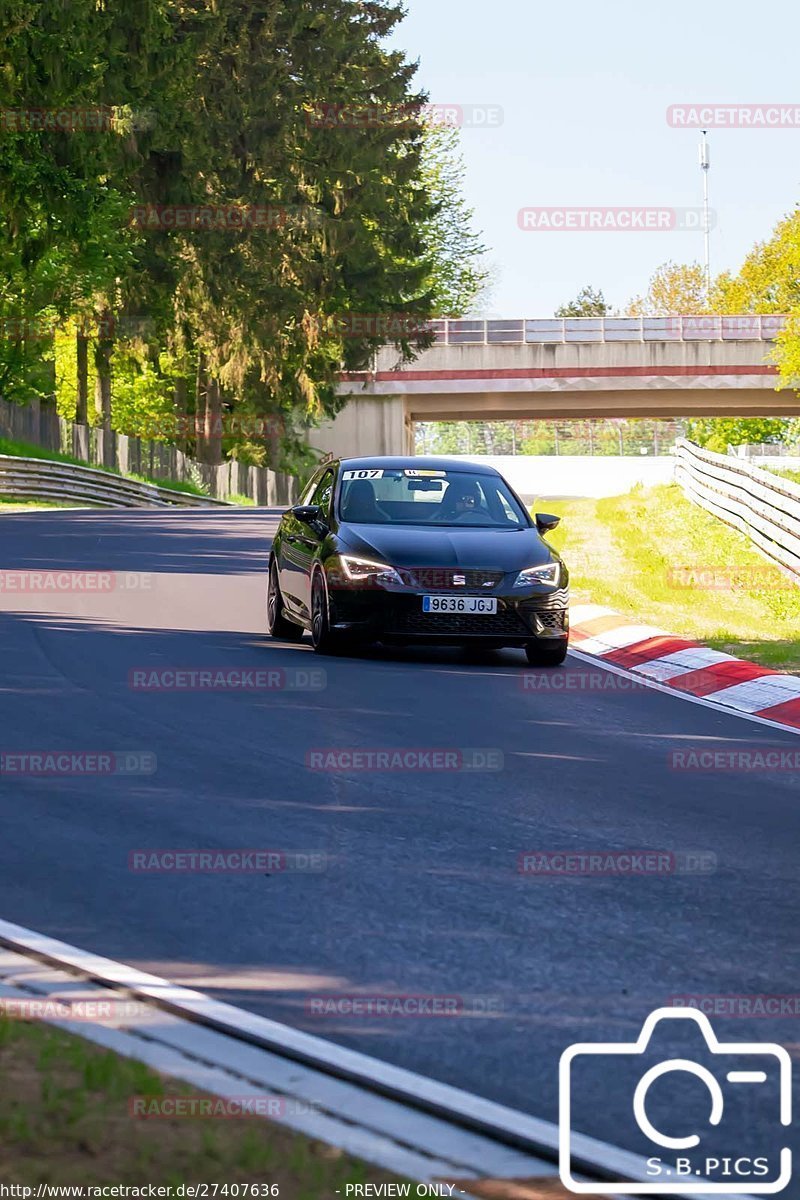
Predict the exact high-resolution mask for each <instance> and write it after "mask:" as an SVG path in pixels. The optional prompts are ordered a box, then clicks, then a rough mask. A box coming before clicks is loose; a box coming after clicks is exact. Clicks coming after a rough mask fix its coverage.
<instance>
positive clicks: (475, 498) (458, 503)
mask: <svg viewBox="0 0 800 1200" xmlns="http://www.w3.org/2000/svg"><path fill="white" fill-rule="evenodd" d="M447 501H448V504H447V513H448V515H449V516H453V517H455V518H456V519H457V518H459V517H462V516H464V515H465V514H469V513H474V512H478V511H479V510H480V507H481V494H480V491H479V490H478V485H477V483H472V482H467V481H466V480H465V481H464V482H463V483H453V484H451V485H450V488H449V489H448V492H447Z"/></svg>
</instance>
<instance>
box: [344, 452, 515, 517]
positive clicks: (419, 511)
mask: <svg viewBox="0 0 800 1200" xmlns="http://www.w3.org/2000/svg"><path fill="white" fill-rule="evenodd" d="M339 517H340V519H341V520H342V521H348V522H350V523H353V524H363V525H436V526H456V527H461V528H474V529H523V528H527V527H528V524H529V522H528V521H527V520H526V516H525V513H524V511H523V509H522V507H521V505H520V503H519V501H518V500H516V498H515V497H514V496H513V495H512V494H511V492H510V491H509V489H508V487H507V485H506V484H505V483H504V482H503V480H502V479H501V478H500V476H499V475H485V474H480V473H479V472H477V471H476V472H474V473H472V472H469V471H445V470H442V471H434V470H425V469H422V468H420V469H417V468H407V469H404V468H394V469H391V470H389V469H382V468H379V467H375V468H349V469H348V468H345V470H344V471H343V472H342V484H341V491H340V497H339Z"/></svg>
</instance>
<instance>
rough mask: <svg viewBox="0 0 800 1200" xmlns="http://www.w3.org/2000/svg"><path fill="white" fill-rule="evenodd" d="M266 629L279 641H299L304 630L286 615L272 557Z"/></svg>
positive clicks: (268, 584) (268, 582)
mask: <svg viewBox="0 0 800 1200" xmlns="http://www.w3.org/2000/svg"><path fill="white" fill-rule="evenodd" d="M267 630H268V632H269V633H270V635H271V636H272V637H274V638H278V639H279V640H280V641H281V642H301V641H302V640H303V634H304V632H305V630H304V629H302V628H301V626H300V625H296V624H295V623H294V621H290V620H289V618H288V617H287V616H286V610H285V609H284V606H283V596H282V595H281V585H280V583H279V581H278V568H277V566H276V565H275V559H274V558H273V559H272V561H271V562H270V564H269V578H268V580H267Z"/></svg>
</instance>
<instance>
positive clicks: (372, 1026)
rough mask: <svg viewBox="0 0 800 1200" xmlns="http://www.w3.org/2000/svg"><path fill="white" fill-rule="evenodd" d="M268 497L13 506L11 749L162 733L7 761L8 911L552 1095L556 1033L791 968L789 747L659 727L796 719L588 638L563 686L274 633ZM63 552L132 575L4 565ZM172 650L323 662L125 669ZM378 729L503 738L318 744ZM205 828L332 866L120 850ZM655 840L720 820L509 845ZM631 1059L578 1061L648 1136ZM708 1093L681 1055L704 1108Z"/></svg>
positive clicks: (759, 1031) (609, 1022)
mask: <svg viewBox="0 0 800 1200" xmlns="http://www.w3.org/2000/svg"><path fill="white" fill-rule="evenodd" d="M275 522H276V517H275V516H274V515H271V514H265V513H263V512H260V513H246V512H245V513H236V514H235V515H232V514H228V513H220V512H208V511H199V512H186V513H178V512H171V513H162V512H157V513H154V512H119V513H116V512H115V513H113V514H108V513H99V512H93V513H86V512H52V513H41V514H35V515H31V514H25V515H20V516H16V515H5V516H0V571H2V572H4V574H3V575H2V576H0V578H3V579H4V580H5V586H4V588H2V589H0V750H2V751H3V752H4V753H5V754H6V755H7V756H8V755H15V754H21V753H26V752H34V751H35V752H39V751H45V750H59V751H71V752H76V753H77V752H83V751H87V752H88V751H92V750H96V751H131V752H136V751H139V752H146V753H148V754H150V755H155V758H156V759H157V770H156V771H155V773H153V774H151V775H141V776H137V775H130V776H127V775H110V776H109V775H105V776H98V777H81V776H64V777H59V778H42V777H37V776H33V775H26V774H15V775H11V774H9V773H8V772H6V773H4V774H0V806H1V808H0V811H1V813H2V823H1V824H0V916H2V917H4V918H6V919H8V920H11V921H15V922H18V923H20V924H22V925H26V926H29V927H31V928H33V929H36V930H39V931H41V932H44V933H46V934H49V935H51V936H54V937H57V938H61V939H63V940H65V941H68V942H70V943H72V944H74V945H77V946H82V947H85V948H88V949H90V950H92V951H95V952H97V953H100V954H104V955H108V956H110V957H112V958H115V959H119V960H121V961H124V962H127V963H132V964H135V965H136V966H139V967H141V968H143V969H146V970H152V971H155V972H157V973H158V974H162V975H167V976H169V977H171V978H173V979H175V980H179V981H180V982H183V983H185V984H187V985H189V986H195V987H198V988H201V989H203V990H206V991H209V992H211V993H213V994H215V995H216V996H218V997H220V998H224V999H226V1000H229V1001H230V1002H232V1003H235V1004H238V1005H241V1006H243V1007H245V1008H249V1009H252V1010H254V1011H257V1012H260V1013H263V1014H265V1015H268V1016H270V1017H273V1018H275V1019H278V1020H281V1021H285V1022H288V1023H289V1024H292V1025H296V1026H299V1027H302V1028H305V1029H307V1030H310V1031H312V1032H314V1033H316V1034H318V1035H320V1036H322V1037H327V1038H331V1039H333V1040H336V1041H339V1042H341V1043H344V1044H347V1045H349V1046H352V1047H354V1048H357V1049H359V1050H363V1051H365V1052H367V1053H371V1054H373V1055H376V1056H378V1057H381V1058H383V1059H385V1060H388V1061H391V1062H393V1063H397V1064H399V1065H402V1066H405V1067H408V1068H411V1069H413V1070H417V1071H420V1072H423V1073H424V1074H427V1075H431V1076H433V1077H436V1078H439V1079H442V1080H445V1081H447V1082H449V1083H453V1084H456V1085H458V1086H460V1087H464V1088H467V1089H469V1090H472V1091H475V1092H478V1093H480V1094H482V1095H486V1096H489V1097H491V1098H494V1099H497V1100H500V1101H502V1102H504V1103H507V1104H510V1105H513V1106H514V1107H517V1108H520V1109H524V1110H527V1111H529V1112H532V1113H534V1114H536V1115H537V1116H541V1117H545V1118H547V1119H550V1120H556V1119H557V1092H558V1075H557V1065H558V1058H559V1055H560V1054H561V1052H562V1051H563V1050H564V1049H565V1048H566V1047H567V1046H568V1045H569V1044H570V1043H572V1042H574V1041H576V1040H577V1041H585V1040H589V1041H596V1040H609V1041H630V1040H632V1039H633V1038H635V1036H636V1034H637V1033H638V1031H639V1029H640V1027H641V1024H642V1021H643V1019H644V1017H645V1016H646V1015H647V1014H648V1013H649V1012H651V1011H652V1010H653V1009H655V1008H658V1007H660V1006H662V1005H665V1004H669V1003H670V999H671V998H672V997H674V996H678V995H686V994H692V995H713V996H748V997H752V996H758V995H773V996H774V995H781V996H787V995H792V996H797V995H798V994H800V978H799V976H800V966H799V964H798V936H797V930H798V927H800V919H799V918H800V906H799V905H798V897H797V847H798V834H800V817H799V815H798V813H799V810H800V804H799V803H798V801H800V792H799V791H798V782H797V775H796V773H792V772H789V771H779V772H775V773H772V774H765V773H763V772H741V771H716V772H705V773H704V772H690V771H676V770H675V769H673V768H672V767H671V766H670V762H669V757H668V756H669V755H670V753H671V752H672V751H673V750H676V749H678V750H680V749H686V748H687V747H692V746H698V745H703V746H705V747H715V748H741V747H751V748H752V747H755V746H760V747H764V746H766V745H769V746H772V747H778V748H783V749H787V750H797V749H800V741H798V739H797V738H796V737H795V736H793V735H791V734H789V733H782V732H780V731H772V730H769V729H767V728H765V727H759V726H757V725H755V724H752V723H750V722H747V721H743V720H741V719H739V718H737V717H735V716H732V715H727V714H723V713H720V712H718V711H714V710H712V709H710V708H707V707H703V706H700V705H697V704H693V703H690V702H688V701H686V700H684V699H681V698H678V697H675V696H670V695H666V694H663V693H658V692H655V691H652V690H646V691H645V690H641V689H637V690H633V689H631V688H630V686H629V685H627V684H625V683H622V684H620V685H619V686H617V685H613V686H610V687H606V686H601V683H602V679H603V678H606V679H607V678H608V677H607V676H604V675H603V673H602V672H601V670H600V668H599V667H596V666H594V665H588V664H586V663H585V662H582V661H579V660H577V659H574V658H570V659H569V660H568V664H567V666H566V668H564V669H563V670H565V671H567V672H569V675H570V678H571V684H570V686H569V687H567V686H564V687H562V688H560V689H558V690H555V689H553V688H552V687H551V688H547V689H545V688H544V687H543V685H542V684H541V679H542V677H543V673H541V672H540V673H537V674H538V680H539V682H538V686H537V687H536V688H534V689H528V690H526V689H524V687H523V682H522V681H523V678H524V676H525V675H526V673H530V671H529V669H528V668H527V667H526V666H525V664H524V658H523V656H522V654H521V653H517V652H515V651H506V652H502V653H497V654H493V655H487V656H486V657H485V658H484V659H483V660H481V661H477V662H471V661H469V660H467V659H465V658H464V657H463V656H461V655H460V654H459V653H458V652H457V651H452V650H419V649H413V650H396V651H391V652H381V651H377V650H375V651H370V652H368V653H365V654H363V655H360V656H357V657H355V656H354V657H345V658H337V659H329V660H320V659H318V658H316V657H315V656H314V655H313V654H312V652H311V650H310V647H309V646H308V645H303V646H301V647H294V646H288V645H284V644H279V643H275V642H271V641H270V639H269V638H268V637H267V636H266V635H265V633H264V583H265V571H264V567H265V562H266V554H267V550H268V545H269V537H270V535H271V533H272V531H273V530H274V528H275ZM45 569H47V570H50V571H55V570H67V571H74V570H81V571H91V572H97V571H111V572H118V573H121V575H119V576H117V577H115V579H114V587H113V590H104V591H101V592H96V593H87V592H82V591H68V592H59V593H53V592H49V591H40V592H30V591H28V592H24V593H22V592H20V591H19V590H18V589H19V587H20V584H19V581H18V580H17V582H16V583H15V582H14V581H15V578H16V577H14V576H13V575H9V574H8V573H9V572H12V573H13V572H15V571H42V570H45ZM130 573H145V575H144V576H143V577H141V578H140V577H138V576H136V577H134V576H133V575H132V574H130ZM123 585H124V586H123ZM15 588H16V589H17V590H14V589H15ZM173 668H184V669H195V670H216V669H218V668H224V669H225V670H231V669H239V668H240V669H242V670H245V671H252V670H256V669H260V670H264V669H265V668H267V669H285V670H287V671H288V672H294V671H298V670H300V671H306V670H311V671H318V670H319V669H320V668H324V671H325V672H326V681H325V682H326V686H325V687H324V689H322V690H287V689H285V688H278V689H275V690H261V691H256V690H245V691H240V692H237V693H226V692H222V691H202V690H201V691H197V690H189V691H183V692H171V691H162V692H158V691H143V690H136V689H134V688H132V687H131V685H130V680H131V678H132V676H131V672H132V671H145V672H148V673H149V672H150V671H153V670H156V671H162V672H163V671H169V670H171V669H173ZM589 676H592V677H593V679H590V678H589ZM146 677H148V678H149V676H146ZM598 680H600V681H601V683H598ZM300 682H301V683H302V682H303V680H302V677H301V678H300ZM386 748H394V749H423V748H424V749H434V748H439V749H446V750H450V751H452V750H454V749H461V748H463V749H475V748H478V749H491V750H494V751H500V752H502V755H503V756H504V766H503V769H502V770H500V771H464V770H455V771H431V770H428V771H416V772H415V771H390V772H370V771H364V770H360V771H354V770H345V771H336V772H332V771H330V770H325V769H322V770H320V769H312V768H310V767H309V766H308V765H307V755H308V754H309V753H310V752H312V751H321V750H329V749H337V750H345V751H346V750H353V749H360V750H363V751H370V750H376V749H386ZM323 761H324V760H323ZM6 762H8V759H7V760H6ZM212 847H214V848H216V847H223V848H228V849H242V848H270V849H273V850H281V851H290V852H297V853H311V852H314V851H318V852H321V853H324V854H325V855H326V856H327V860H326V869H325V870H323V871H317V872H302V871H285V870H279V871H270V872H258V873H251V874H196V873H194V874H193V873H180V874H175V873H172V874H144V873H139V872H135V871H132V870H131V869H130V867H129V856H130V854H131V852H132V851H135V850H141V849H151V848H159V849H162V850H169V849H174V848H184V849H189V848H192V849H206V848H212ZM645 849H648V850H655V851H661V852H663V853H668V852H670V853H672V852H674V853H677V854H679V855H681V854H683V853H685V852H688V851H705V852H707V853H708V854H713V855H715V856H716V869H715V870H713V871H712V872H710V873H699V874H691V873H675V872H674V871H671V870H668V871H667V872H662V873H661V874H658V875H649V876H645V877H638V878H630V877H620V876H616V877H615V876H604V877H591V878H585V877H584V878H577V879H575V878H572V879H564V878H541V877H540V878H534V877H531V876H528V875H525V874H521V873H520V871H519V869H518V866H519V856H520V855H521V854H525V853H531V852H539V853H546V852H557V851H566V850H571V851H573V852H583V851H600V850H615V851H624V850H639V851H641V850H645ZM355 993H360V994H362V995H364V996H371V997H379V996H387V995H398V994H402V995H406V996H408V995H414V996H428V997H430V996H440V997H447V998H450V1001H451V1004H450V1006H451V1007H452V1001H455V1005H456V1009H457V1012H456V1015H455V1016H449V1017H442V1016H427V1015H426V1016H422V1017H407V1016H404V1017H401V1016H394V1017H387V1016H380V1017H374V1016H373V1017H364V1016H363V1015H357V1014H356V1015H348V1014H345V1013H342V1012H341V1011H339V1010H337V1012H336V1013H330V1012H325V1011H323V1012H322V1013H320V1012H319V1011H315V1001H320V1000H322V999H328V1000H329V999H330V998H331V997H333V998H336V999H338V1000H339V1001H341V999H342V997H348V996H352V995H354V994H355ZM440 1003H444V1002H443V1001H442V1002H440ZM341 1007H342V1006H341V1005H340V1009H341ZM316 1009H317V1010H318V1009H319V1004H317V1005H316ZM795 1009H796V1012H797V1013H800V1000H798V1001H797V1002H796V1004H795ZM715 1026H716V1028H717V1031H718V1033H719V1034H720V1036H724V1037H725V1038H728V1039H730V1040H736V1041H740V1040H758V1041H773V1040H774V1041H779V1042H782V1043H783V1044H785V1045H787V1046H789V1048H790V1050H791V1051H792V1052H794V1051H795V1047H796V1046H797V1044H798V1043H800V1016H799V1015H789V1016H784V1017H782V1018H780V1019H773V1018H766V1019H752V1018H750V1019H745V1018H741V1017H739V1018H731V1017H724V1018H723V1017H721V1018H717V1019H715ZM676 1039H677V1034H676V1035H675V1037H673V1038H671V1039H668V1044H669V1047H670V1049H672V1050H673V1051H674V1049H675V1046H676V1045H677V1044H678V1043H677V1041H676ZM624 1075H625V1073H624V1072H620V1073H619V1076H617V1075H616V1074H615V1073H614V1072H612V1073H611V1074H610V1075H609V1074H608V1073H605V1074H602V1073H598V1072H596V1071H589V1072H588V1074H587V1076H586V1079H585V1081H584V1086H583V1088H582V1090H581V1091H580V1094H579V1095H577V1096H576V1099H575V1106H576V1113H577V1122H576V1123H577V1124H578V1126H579V1127H580V1128H581V1129H583V1131H584V1132H587V1133H591V1134H593V1135H594V1136H596V1137H600V1138H603V1139H606V1140H608V1141H613V1142H617V1143H620V1144H626V1145H630V1146H631V1148H634V1149H639V1148H640V1146H639V1143H638V1142H637V1141H636V1139H635V1137H634V1136H633V1135H632V1134H629V1132H628V1129H629V1126H630V1123H631V1122H630V1116H629V1114H630V1106H631V1094H630V1090H629V1085H628V1083H627V1082H626V1080H625V1078H624ZM661 1086H662V1085H661V1084H660V1085H659V1087H661ZM751 1086H752V1085H751ZM740 1087H741V1085H740ZM626 1089H628V1090H627V1091H626ZM756 1092H757V1097H756V1098H754V1099H753V1098H751V1099H750V1100H749V1101H748V1100H744V1101H742V1102H741V1103H739V1105H738V1107H736V1106H734V1110H733V1111H734V1118H733V1119H734V1120H736V1121H737V1122H738V1121H740V1122H741V1130H745V1131H749V1133H752V1131H753V1130H755V1131H756V1132H757V1133H758V1134H759V1136H762V1137H767V1136H768V1131H769V1130H770V1129H771V1128H772V1126H773V1125H774V1124H775V1118H774V1114H772V1112H771V1110H770V1104H771V1101H772V1097H771V1096H768V1095H767V1092H766V1090H765V1089H762V1090H761V1091H758V1089H756ZM703 1096H705V1092H703ZM662 1099H663V1097H661V1096H659V1097H657V1099H656V1101H655V1103H656V1104H658V1105H659V1106H660V1105H661V1104H662ZM695 1102H697V1103H700V1100H699V1099H698V1096H697V1095H695V1094H694V1093H693V1092H692V1090H691V1085H690V1086H689V1089H688V1092H687V1094H686V1105H687V1109H686V1111H687V1112H688V1111H691V1110H692V1106H693V1105H694V1104H695ZM705 1104H706V1100H705V1099H703V1100H702V1105H705ZM674 1108H675V1106H674V1098H673V1109H674ZM654 1111H655V1109H654ZM659 1111H661V1108H659ZM671 1119H673V1120H674V1121H675V1122H676V1123H677V1124H679V1122H678V1120H677V1110H675V1111H674V1112H673V1118H671ZM679 1132H685V1130H679ZM737 1136H738V1137H740V1140H741V1137H744V1136H745V1133H741V1132H740V1134H737ZM736 1148H737V1147H736V1146H734V1147H733V1149H736Z"/></svg>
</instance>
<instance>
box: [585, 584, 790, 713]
mask: <svg viewBox="0 0 800 1200" xmlns="http://www.w3.org/2000/svg"><path fill="white" fill-rule="evenodd" d="M570 615H571V631H570V648H571V649H573V650H578V651H580V652H581V653H582V654H588V655H591V656H592V657H597V658H599V659H602V661H603V662H604V663H607V664H608V665H609V666H614V667H618V668H622V669H623V670H625V671H629V672H631V673H632V674H634V675H641V676H644V677H645V678H646V679H650V680H652V681H653V682H654V683H657V684H660V685H661V686H662V687H665V688H669V689H673V690H674V691H676V692H680V693H682V694H683V695H685V696H692V697H694V698H696V699H704V700H707V701H709V702H713V703H714V704H720V705H722V706H723V707H726V708H731V709H734V710H735V711H736V712H739V713H741V714H743V715H747V716H755V717H760V718H762V719H765V720H769V721H774V722H775V723H776V724H779V725H786V726H789V727H790V728H793V729H800V677H798V676H796V675H786V674H784V673H782V672H781V671H772V670H770V668H769V667H762V666H759V665H758V663H753V662H748V661H746V660H745V659H741V658H734V656H733V655H732V654H722V653H721V652H720V651H719V650H710V649H709V648H708V647H707V646H703V645H701V644H700V643H699V642H693V641H690V640H688V639H686V638H679V637H674V636H673V635H672V634H670V633H667V632H666V631H665V630H663V629H658V628H657V627H656V626H654V625H639V624H632V623H631V620H630V618H629V617H623V616H622V615H621V614H620V613H616V612H613V611H612V609H610V608H602V607H600V606H599V605H597V604H578V605H573V607H572V610H571V614H570Z"/></svg>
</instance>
